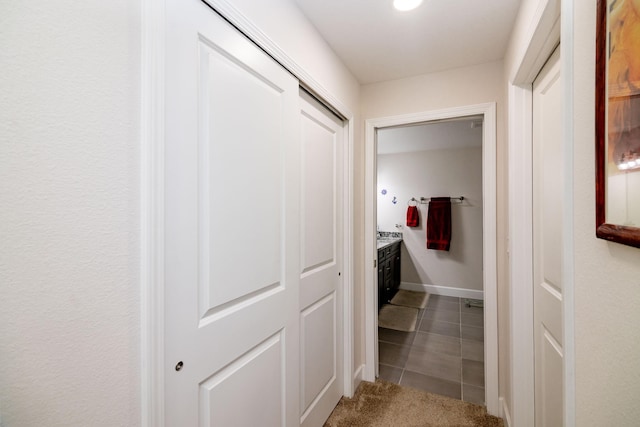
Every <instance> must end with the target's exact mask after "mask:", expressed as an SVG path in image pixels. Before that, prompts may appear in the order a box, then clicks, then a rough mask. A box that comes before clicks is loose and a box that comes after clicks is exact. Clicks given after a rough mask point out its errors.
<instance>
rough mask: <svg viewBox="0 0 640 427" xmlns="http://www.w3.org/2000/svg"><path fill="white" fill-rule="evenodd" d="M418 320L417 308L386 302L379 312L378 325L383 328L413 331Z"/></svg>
mask: <svg viewBox="0 0 640 427" xmlns="http://www.w3.org/2000/svg"><path fill="white" fill-rule="evenodd" d="M417 322H418V309H417V308H412V307H402V306H399V305H391V304H385V305H383V306H382V308H381V309H380V311H379V312H378V326H379V327H381V328H387V329H395V330H396V331H405V332H413V331H415V330H416V323H417Z"/></svg>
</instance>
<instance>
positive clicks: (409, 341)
mask: <svg viewBox="0 0 640 427" xmlns="http://www.w3.org/2000/svg"><path fill="white" fill-rule="evenodd" d="M417 325H418V327H417V328H416V331H415V332H401V331H395V330H392V329H384V328H378V344H379V350H378V351H379V362H380V365H379V368H380V374H379V376H380V378H382V379H384V380H387V381H391V382H394V383H396V384H400V385H402V386H407V387H413V388H418V389H421V390H425V391H428V392H431V393H437V394H442V395H445V396H449V397H453V398H456V399H461V400H464V401H467V402H473V403H478V404H481V405H484V404H485V403H484V317H483V310H482V308H478V307H467V306H466V305H465V303H464V299H461V298H455V297H446V296H440V295H430V296H429V302H428V304H427V307H426V309H424V310H420V312H419V314H418V323H417Z"/></svg>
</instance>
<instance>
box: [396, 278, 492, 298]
mask: <svg viewBox="0 0 640 427" xmlns="http://www.w3.org/2000/svg"><path fill="white" fill-rule="evenodd" d="M400 289H405V290H407V291H417V292H427V293H430V294H432V295H443V296H447V297H458V298H471V299H479V300H484V292H482V291H477V290H474V289H465V288H454V287H450V286H439V285H427V284H421V283H408V282H402V283H400Z"/></svg>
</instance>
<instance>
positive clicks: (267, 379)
mask: <svg viewBox="0 0 640 427" xmlns="http://www.w3.org/2000/svg"><path fill="white" fill-rule="evenodd" d="M282 347H283V341H282V337H281V336H280V334H277V335H275V336H273V337H271V338H269V339H268V340H266V341H265V342H263V343H261V344H260V345H258V346H257V347H256V348H254V349H252V350H251V351H250V352H248V353H247V354H245V355H243V356H241V357H240V358H239V359H238V360H236V361H235V362H234V363H232V364H230V365H228V366H226V367H225V368H223V369H222V370H221V371H219V372H217V373H216V374H214V375H213V376H211V377H210V378H208V379H206V380H205V381H203V382H202V383H201V384H200V411H199V412H200V420H199V424H198V426H200V427H209V426H229V427H232V426H238V427H244V426H260V425H264V426H282V425H284V416H283V412H282V408H283V407H284V404H285V402H283V393H282V391H283V390H284V372H283V369H282V366H283V351H282V350H283V348H282ZM247 384H253V386H252V387H247Z"/></svg>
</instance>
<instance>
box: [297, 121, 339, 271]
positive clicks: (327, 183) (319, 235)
mask: <svg viewBox="0 0 640 427" xmlns="http://www.w3.org/2000/svg"><path fill="white" fill-rule="evenodd" d="M301 125H302V141H303V144H302V147H301V150H302V156H303V162H302V176H303V177H304V181H303V183H302V196H301V197H302V230H303V231H302V242H303V246H302V250H303V256H302V266H303V273H307V272H309V271H311V270H314V269H318V268H320V267H322V266H326V265H327V264H330V263H335V249H336V233H335V231H336V215H337V212H336V164H335V162H336V159H337V158H336V150H337V149H338V148H339V147H337V142H338V138H339V134H338V132H336V129H335V128H332V127H330V126H328V125H327V124H325V123H322V121H321V120H319V119H318V118H316V117H313V116H312V115H310V114H309V113H305V112H304V111H303V112H302V119H301ZM330 125H333V123H330ZM338 131H339V130H338Z"/></svg>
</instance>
